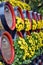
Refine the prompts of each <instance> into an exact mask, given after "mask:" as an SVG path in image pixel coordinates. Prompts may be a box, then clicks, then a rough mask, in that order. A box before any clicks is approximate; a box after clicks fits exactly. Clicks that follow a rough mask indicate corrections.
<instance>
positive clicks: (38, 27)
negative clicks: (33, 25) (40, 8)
mask: <svg viewBox="0 0 43 65" xmlns="http://www.w3.org/2000/svg"><path fill="white" fill-rule="evenodd" d="M41 28H42V22H41V21H40V20H39V21H37V29H41Z"/></svg>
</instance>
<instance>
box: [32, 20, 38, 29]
mask: <svg viewBox="0 0 43 65" xmlns="http://www.w3.org/2000/svg"><path fill="white" fill-rule="evenodd" d="M36 28H37V23H36V21H35V20H34V19H32V30H36Z"/></svg>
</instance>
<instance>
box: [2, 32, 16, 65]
mask: <svg viewBox="0 0 43 65" xmlns="http://www.w3.org/2000/svg"><path fill="white" fill-rule="evenodd" d="M1 54H2V57H3V59H4V61H5V62H6V63H7V64H12V62H13V61H14V57H15V50H14V48H13V40H12V37H11V35H10V34H9V33H8V32H4V33H3V34H2V37H1Z"/></svg>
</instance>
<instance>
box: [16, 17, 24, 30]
mask: <svg viewBox="0 0 43 65" xmlns="http://www.w3.org/2000/svg"><path fill="white" fill-rule="evenodd" d="M16 19H17V21H16V30H17V31H21V30H23V29H24V21H23V20H22V19H21V18H19V17H16Z"/></svg>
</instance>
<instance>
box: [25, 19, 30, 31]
mask: <svg viewBox="0 0 43 65" xmlns="http://www.w3.org/2000/svg"><path fill="white" fill-rule="evenodd" d="M29 30H31V22H30V21H29V19H25V31H29Z"/></svg>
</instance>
